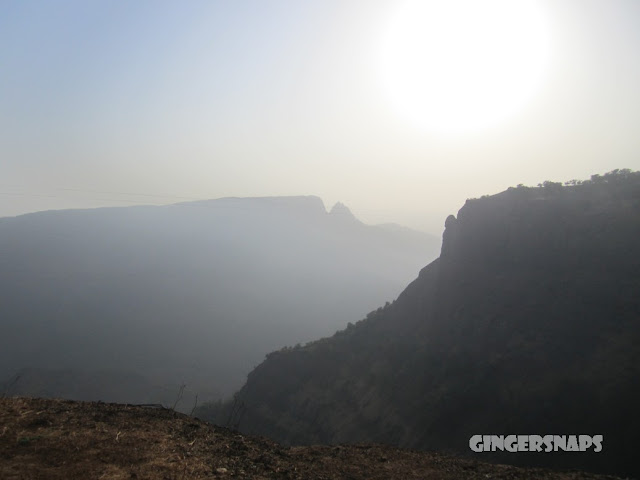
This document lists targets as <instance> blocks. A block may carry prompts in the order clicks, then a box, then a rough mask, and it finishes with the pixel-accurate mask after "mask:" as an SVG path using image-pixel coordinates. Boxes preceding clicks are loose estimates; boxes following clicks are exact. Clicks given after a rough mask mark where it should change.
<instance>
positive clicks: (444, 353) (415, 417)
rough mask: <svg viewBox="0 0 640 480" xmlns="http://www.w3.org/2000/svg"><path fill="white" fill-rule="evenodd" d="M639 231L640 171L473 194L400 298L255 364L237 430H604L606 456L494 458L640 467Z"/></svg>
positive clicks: (446, 435) (381, 435) (447, 434)
mask: <svg viewBox="0 0 640 480" xmlns="http://www.w3.org/2000/svg"><path fill="white" fill-rule="evenodd" d="M637 238H640V174H639V173H629V172H626V171H623V172H622V173H612V174H609V175H605V176H604V177H599V178H598V177H596V178H595V179H592V180H591V181H588V182H585V183H583V184H581V185H570V186H565V187H563V186H562V185H561V184H556V183H553V182H546V184H545V185H542V186H540V187H538V188H532V187H519V188H511V189H509V190H507V191H505V192H502V193H500V194H497V195H494V196H488V197H484V198H480V199H476V200H469V201H467V203H466V204H465V205H464V206H463V207H462V208H461V209H460V211H459V212H458V215H457V217H454V216H450V217H448V219H447V221H446V228H445V232H444V234H443V245H442V251H441V255H440V258H439V259H437V260H435V261H433V262H432V263H431V264H429V265H428V266H426V267H425V268H423V269H422V270H421V271H420V274H419V275H418V278H416V279H415V280H414V281H413V282H411V283H410V284H409V286H408V287H407V288H406V289H405V290H404V291H403V292H402V293H401V294H400V295H399V297H398V298H397V299H396V300H395V301H394V302H393V303H391V304H389V303H388V304H387V305H385V306H384V307H380V308H379V309H377V310H375V311H372V312H371V313H370V314H369V315H368V316H367V318H366V319H364V320H361V321H360V322H357V323H356V324H355V325H349V326H348V328H347V329H345V330H342V331H339V332H337V333H336V334H335V335H334V336H333V337H328V338H324V339H322V340H319V341H316V342H313V343H311V344H308V345H307V346H305V347H302V348H298V349H285V350H281V351H278V352H274V353H272V354H270V355H269V356H268V357H267V359H266V360H265V361H264V362H263V363H262V364H261V365H259V366H258V367H257V368H256V369H255V370H254V371H253V372H252V373H251V374H249V376H248V378H247V383H246V384H245V385H244V387H243V388H242V389H241V390H240V391H239V392H238V394H237V395H236V397H235V400H234V401H233V402H232V403H234V404H237V405H238V404H239V405H241V406H242V408H243V416H242V418H241V419H240V421H239V422H238V425H239V428H240V430H241V431H245V432H247V433H254V434H262V435H267V436H271V437H272V438H275V439H278V440H279V441H282V442H285V443H291V444H310V443H333V442H336V443H342V442H352V441H353V442H362V441H374V442H384V443H388V444H392V445H400V446H403V447H409V448H422V449H425V448H426V449H438V450H445V451H455V452H457V453H459V454H466V455H470V454H471V452H470V451H469V447H468V441H469V438H470V437H471V435H473V434H500V433H504V434H510V433H517V434H531V433H540V434H547V433H552V434H563V433H566V434H569V433H593V434H595V433H600V434H604V438H605V445H606V447H605V451H604V452H603V453H602V454H581V455H580V456H575V455H574V456H571V455H570V454H569V455H561V454H558V455H552V456H544V455H527V454H509V455H506V454H500V453H499V452H497V453H495V454H494V453H489V454H484V456H481V458H492V459H497V460H498V461H502V462H510V463H512V462H515V463H520V464H527V465H545V466H553V467H556V468H560V467H562V468H577V467H579V468H584V469H590V470H594V471H600V472H608V473H618V474H627V475H628V474H632V475H635V474H637V473H638V470H637V467H636V466H635V465H636V464H635V461H634V460H633V459H634V455H635V453H634V451H633V448H632V447H631V445H632V444H633V438H634V435H635V433H634V432H635V431H637V429H638V428H640V425H638V423H637V421H635V420H634V418H636V417H637V416H636V415H635V413H634V412H635V405H637V404H639V402H640V392H639V391H638V389H637V387H636V385H637V381H638V379H640V372H639V371H638V369H639V367H638V365H639V362H638V359H639V358H640V352H639V350H638V348H637V345H638V344H640V325H639V323H640V322H639V321H638V320H640V315H639V312H640V305H639V302H640V300H639V299H638V298H637V291H640V275H639V274H638V273H639V272H640V246H639V245H638V242H637ZM284 372H286V374H284ZM229 405H230V404H226V405H224V404H219V405H216V406H212V407H210V408H209V410H207V408H202V409H201V410H200V414H201V415H203V417H204V418H209V419H212V420H214V421H215V420H216V419H219V418H221V417H220V414H224V412H228V409H229ZM478 455H482V454H476V455H475V456H476V458H478Z"/></svg>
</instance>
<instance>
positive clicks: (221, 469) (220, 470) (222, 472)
mask: <svg viewBox="0 0 640 480" xmlns="http://www.w3.org/2000/svg"><path fill="white" fill-rule="evenodd" d="M216 473H220V474H224V473H227V469H226V468H224V467H220V468H216Z"/></svg>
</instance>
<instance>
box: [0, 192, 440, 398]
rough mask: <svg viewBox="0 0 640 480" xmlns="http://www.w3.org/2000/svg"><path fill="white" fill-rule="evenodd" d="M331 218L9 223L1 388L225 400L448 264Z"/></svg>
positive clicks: (228, 209)
mask: <svg viewBox="0 0 640 480" xmlns="http://www.w3.org/2000/svg"><path fill="white" fill-rule="evenodd" d="M334 210H335V211H332V212H330V213H328V212H327V211H326V210H325V207H324V205H323V203H322V200H320V199H319V198H317V197H273V198H244V199H243V198H226V199H219V200H211V201H202V202H191V203H184V204H177V205H169V206H164V207H126V208H105V209H94V210H63V211H50V212H40V213H35V214H30V215H23V216H19V217H14V218H2V219H0V272H1V274H0V332H1V333H0V389H1V390H0V392H3V391H5V390H6V389H9V393H11V394H27V395H46V396H63V397H68V398H73V399H80V400H104V401H126V402H136V403H140V402H165V403H169V402H170V403H169V404H172V403H173V402H174V400H175V398H176V397H177V396H178V392H179V389H180V386H181V384H183V383H185V384H186V385H187V388H186V390H185V391H184V392H183V394H184V397H185V398H184V399H183V401H182V402H181V403H180V405H179V406H180V407H182V408H185V409H190V408H191V407H192V405H193V403H194V402H195V395H196V394H198V395H199V401H200V402H202V401H203V400H207V399H209V400H211V399H215V398H218V397H220V396H225V395H230V394H231V393H232V392H233V391H234V390H235V389H237V388H238V387H239V386H240V385H241V384H242V382H243V381H244V380H245V378H246V374H247V373H248V372H249V371H250V370H251V368H252V367H254V366H255V365H256V364H258V363H259V362H260V361H261V360H262V359H263V358H264V355H265V354H266V353H267V352H269V351H271V350H273V349H277V348H281V347H282V346H284V345H293V344H296V343H298V342H305V341H309V340H311V339H313V338H317V337H318V336H322V335H327V334H329V333H331V332H334V331H335V330H336V329H339V328H343V327H344V326H345V325H346V324H347V322H348V320H349V319H351V318H353V317H354V316H355V315H357V314H358V312H361V311H363V310H364V311H367V310H369V309H371V308H374V307H375V306H376V305H377V304H378V302H379V301H380V300H379V299H380V298H394V297H395V296H397V294H398V293H400V291H401V290H402V288H403V287H404V285H405V284H406V282H407V281H408V280H410V279H411V278H412V277H413V276H414V275H415V273H416V272H417V271H418V270H419V268H420V266H421V265H422V264H423V263H424V262H425V260H428V259H431V258H434V257H435V256H436V255H437V240H436V239H435V238H432V237H430V236H429V235H426V234H421V233H418V232H414V231H410V232H404V231H389V229H388V228H379V227H374V226H368V225H365V224H363V223H361V222H360V221H358V220H357V219H356V218H355V217H354V216H353V215H352V214H351V213H350V212H349V210H348V208H347V207H345V206H338V207H336V208H335V209H334ZM3 380H5V384H4V386H2V385H1V382H2V381H3Z"/></svg>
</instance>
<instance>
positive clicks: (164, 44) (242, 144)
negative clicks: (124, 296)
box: [0, 0, 640, 233]
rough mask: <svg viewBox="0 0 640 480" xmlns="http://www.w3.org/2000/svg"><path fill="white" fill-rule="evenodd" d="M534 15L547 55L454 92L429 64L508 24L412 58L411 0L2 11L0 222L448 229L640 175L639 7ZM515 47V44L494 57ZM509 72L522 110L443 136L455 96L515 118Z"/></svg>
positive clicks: (485, 72) (6, 1)
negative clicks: (300, 211) (167, 209)
mask: <svg viewBox="0 0 640 480" xmlns="http://www.w3.org/2000/svg"><path fill="white" fill-rule="evenodd" d="M483 1H484V2H485V3H483V5H484V4H486V2H487V1H488V0H483ZM425 2H428V0H425ZM440 3H441V4H444V3H446V2H444V1H442V2H440ZM476 3H482V2H476ZM512 3H513V2H512ZM536 3H537V8H539V12H540V19H541V22H542V23H540V25H543V27H544V35H543V36H541V37H535V35H534V36H533V37H532V38H530V39H529V40H530V45H532V47H531V48H532V50H530V51H529V50H526V49H525V48H524V47H523V48H520V47H518V48H520V50H517V51H513V52H511V53H509V52H507V51H506V50H505V52H507V53H508V54H509V55H511V57H510V58H511V59H512V60H509V61H508V62H506V61H501V60H500V58H498V60H497V63H492V61H486V62H484V63H482V64H479V65H476V66H475V67H473V68H475V69H476V70H469V69H467V70H464V69H463V70H455V71H456V72H458V74H459V77H460V78H452V79H451V82H448V81H445V82H444V83H441V84H438V83H432V82H430V79H431V78H435V77H436V75H435V74H434V73H433V72H431V71H430V70H429V69H428V68H426V69H425V68H422V67H421V65H423V63H424V62H423V63H421V60H423V59H424V58H425V57H429V58H431V59H432V58H433V55H435V54H436V53H444V61H445V62H449V63H446V65H449V64H455V65H459V64H460V63H461V62H457V60H458V55H461V54H462V53H461V52H463V51H465V49H467V50H468V49H469V48H471V47H473V46H475V45H489V44H484V43H482V42H481V40H482V39H480V38H479V36H481V35H482V32H483V31H487V32H496V31H498V32H502V30H500V29H498V28H497V27H496V26H495V25H488V24H487V25H485V24H484V23H483V22H485V21H488V20H486V19H487V18H492V19H495V18H496V17H500V15H495V14H491V15H487V16H486V17H485V16H483V15H481V14H478V13H477V12H476V14H474V15H473V18H474V19H477V20H474V21H475V24H474V25H471V24H469V25H468V26H467V27H465V28H466V29H467V30H469V31H470V29H472V30H473V34H474V35H476V37H469V38H466V37H465V36H464V35H462V36H460V35H458V36H457V37H455V38H457V39H458V40H460V41H461V43H460V45H458V46H457V47H456V48H457V49H455V48H453V47H452V46H451V45H450V44H449V43H447V42H449V41H450V40H451V38H449V40H446V39H442V40H441V39H439V38H437V37H434V35H436V34H433V35H431V36H428V35H423V33H424V32H419V33H416V34H415V35H413V36H410V37H409V38H410V41H411V42H412V45H413V47H411V48H409V49H408V50H407V51H400V50H398V48H400V47H398V46H397V45H398V42H396V43H395V44H394V43H393V42H392V41H391V40H389V39H390V35H392V33H390V32H393V31H394V28H395V29H396V30H398V29H399V30H400V31H405V30H406V31H410V28H409V26H407V27H406V28H405V26H404V24H402V25H400V26H398V24H397V22H399V21H400V20H398V19H399V18H402V11H403V10H402V9H403V8H408V7H406V6H405V5H404V4H403V2H401V1H398V0H389V1H388V0H322V1H320V0H318V1H294V0H270V1H262V0H260V1H257V0H256V1H244V0H235V1H213V0H209V1H172V2H169V1H158V0H153V1H151V0H149V1H145V0H138V1H135V2H131V1H113V0H109V1H106V0H104V1H89V2H87V1H84V0H82V1H80V0H77V1H76V0H71V1H65V0H61V1H56V2H52V1H48V0H46V1H45V0H43V1H29V0H25V1H18V0H15V1H13V0H3V1H2V2H0V69H1V70H0V216H7V215H16V214H19V213H24V212H28V211H35V210H46V209H53V208H70V207H96V206H104V205H130V204H137V203H144V204H150V203H157V204H162V203H174V202H177V201H181V200H187V199H201V198H217V197H223V196H270V195H318V196H320V197H322V198H323V199H324V200H325V203H326V205H327V206H328V207H330V206H331V205H332V204H333V203H334V202H336V201H342V202H344V203H345V204H347V205H348V206H350V207H351V209H352V210H353V211H354V213H355V214H356V215H357V216H358V217H359V218H361V219H362V220H364V221H366V222H367V223H381V222H388V221H395V222H398V223H402V224H405V225H408V226H412V227H417V228H421V229H424V230H427V231H431V232H433V233H440V232H441V230H442V228H443V225H444V219H445V218H446V216H447V215H448V214H449V213H455V212H457V210H458V209H459V208H460V207H461V206H462V204H463V203H464V201H465V200H466V199H467V198H471V197H479V196H481V195H484V194H491V193H497V192H499V191H501V190H504V189H506V188H507V187H509V186H512V185H513V186H515V185H516V184H518V183H524V184H528V185H535V184H537V183H539V182H541V181H544V180H554V181H562V180H569V179H573V178H588V177H589V176H590V175H591V174H592V173H604V172H606V171H609V170H612V169H614V168H625V167H626V168H632V169H634V170H640V87H639V86H640V1H637V0H548V1H543V0H540V1H539V2H536ZM458 6H459V7H460V8H462V7H461V6H460V5H458ZM432 13H433V11H432ZM409 16H410V17H413V18H414V19H417V20H416V22H414V23H415V24H416V25H424V26H425V28H424V29H421V30H425V31H426V30H428V31H429V32H434V31H435V30H436V29H435V28H434V25H444V26H445V28H443V32H449V31H454V32H455V31H456V30H455V28H456V26H455V25H451V26H450V27H449V24H448V23H447V22H451V21H453V22H458V21H459V22H458V23H456V25H458V26H459V25H464V15H463V12H462V13H460V17H457V14H454V15H453V16H452V15H451V14H449V15H448V16H447V17H446V19H443V20H442V21H437V22H436V23H433V22H431V23H429V22H430V21H431V20H432V18H431V17H434V15H431V17H430V19H427V18H425V19H424V23H422V22H423V20H421V18H420V16H419V15H409ZM405 17H406V15H405ZM510 18H513V17H508V16H507V17H505V18H504V19H501V18H498V20H501V21H503V23H504V24H505V25H507V26H508V27H509V28H512V32H513V33H508V32H509V30H504V31H505V32H507V33H504V35H505V36H511V35H517V34H519V32H528V31H529V30H528V28H529V26H527V25H519V24H518V21H517V20H510ZM394 22H395V23H394ZM394 25H395V26H394ZM540 25H538V26H537V27H536V28H538V27H540ZM414 26H415V25H414ZM476 27H477V28H476ZM438 35H440V34H438ZM525 35H528V33H525ZM532 35H533V34H532ZM452 38H453V37H452ZM525 40H526V39H525ZM543 43H544V44H545V45H546V47H545V48H546V50H544V52H543V53H544V55H543V56H544V59H543V60H544V61H542V62H541V63H540V64H541V65H543V66H542V67H540V68H541V70H540V69H539V71H538V70H535V69H534V70H532V71H533V73H531V72H529V70H527V69H528V68H529V67H530V66H531V65H533V64H534V62H536V61H537V60H536V59H535V58H534V57H536V55H537V54H538V53H540V52H541V51H542V50H536V49H537V47H536V45H542V44H543ZM440 44H442V48H440ZM512 44H515V45H516V46H517V45H519V44H517V43H516V42H515V41H514V42H510V41H509V39H505V38H498V43H496V45H497V47H496V48H503V46H505V45H506V46H509V45H512ZM389 45H396V46H395V47H393V48H392V47H390V46H389ZM434 45H435V47H434ZM394 48H395V50H394ZM434 52H435V53H434ZM518 52H523V53H522V54H519V53H518ZM474 55H476V54H474ZM476 56H477V55H476ZM389 58H393V59H394V60H393V61H395V60H397V59H404V60H406V62H408V63H407V64H408V65H410V66H411V68H413V66H415V67H416V70H415V71H414V70H411V72H413V73H411V75H410V76H411V79H412V81H413V84H411V83H410V82H409V77H406V78H404V79H403V78H400V80H398V79H397V78H396V80H395V82H396V85H395V88H396V91H395V92H394V91H393V88H394V87H389V84H388V81H389V79H388V77H389V75H388V74H391V75H392V76H393V75H396V73H397V71H399V69H398V68H396V66H395V64H394V63H393V62H391V63H390V60H389ZM523 58H525V59H526V60H523ZM529 59H531V60H530V61H529ZM503 60H504V59H503ZM456 62H457V63H456ZM505 64H508V65H519V67H518V68H521V70H522V72H525V73H526V72H529V73H527V75H529V77H531V78H533V77H535V78H536V81H535V82H534V83H535V85H533V86H532V88H530V89H529V90H530V91H529V90H528V94H527V96H526V100H525V99H521V101H520V103H519V107H518V108H516V109H515V110H514V111H512V112H510V115H507V116H506V117H505V118H504V119H503V120H502V121H500V122H498V123H496V124H492V125H489V126H484V127H483V128H477V129H466V130H463V131H453V132H452V131H445V132H443V131H441V129H438V128H434V125H435V127H437V126H438V124H439V123H442V124H443V125H444V124H446V122H449V121H450V118H448V117H447V118H445V114H444V113H439V114H436V115H435V117H434V115H433V112H434V109H431V108H430V107H429V106H428V105H429V103H428V102H429V101H432V102H433V101H435V100H434V99H442V98H445V100H446V99H447V98H449V97H447V96H446V92H441V91H440V89H444V88H449V85H455V88H457V89H458V90H457V92H458V93H456V95H458V94H459V98H463V99H464V101H465V104H469V103H473V102H475V100H476V99H480V100H483V101H485V103H486V105H484V106H480V107H478V108H479V109H480V110H479V115H480V116H481V117H482V116H483V115H486V114H488V113H489V112H490V111H491V112H498V111H500V108H499V107H501V106H500V105H499V103H500V102H501V100H500V99H498V100H494V97H492V96H491V95H489V94H487V95H484V93H483V89H484V88H488V87H487V85H498V87H499V88H497V91H498V92H497V93H496V92H493V93H492V95H494V94H495V95H500V93H499V92H501V91H504V90H507V88H506V87H505V86H506V85H509V86H511V85H512V84H517V82H518V81H520V80H518V79H517V78H516V77H513V80H512V79H511V77H509V76H508V75H510V73H509V72H510V70H509V69H508V68H507V69H505ZM429 65H431V64H429ZM536 65H537V64H536ZM463 66H464V65H463ZM456 68H457V67H456ZM514 68H515V67H514ZM532 68H533V67H532ZM535 68H538V67H537V66H536V67H535ZM397 75H400V76H402V75H405V76H407V75H408V74H407V73H406V72H405V73H400V74H397ZM397 75H396V76H397ZM505 78H506V80H505V84H504V85H502V84H500V82H499V80H500V79H503V80H504V79H505ZM487 79H489V83H486V81H487ZM405 80H406V82H409V83H406V85H412V88H413V89H416V88H419V86H421V85H424V89H423V92H419V91H414V90H412V89H411V88H409V87H407V88H404V86H403V85H405V84H404V83H402V82H403V81H405ZM445 80H448V79H447V78H445ZM385 82H387V83H385ZM398 82H400V84H398ZM481 82H485V83H481ZM492 82H493V83H492ZM496 82H497V83H496ZM406 85H405V86H406ZM516 86H517V85H516ZM390 88H391V90H390ZM454 92H456V90H454ZM450 94H451V93H450V92H449V95H450ZM394 95H395V96H396V97H397V96H398V95H405V97H404V101H405V103H406V105H405V107H406V106H407V105H409V107H408V108H410V109H411V108H413V111H412V112H411V115H406V114H403V111H402V109H401V108H398V103H397V102H398V101H397V98H395V97H394ZM465 95H466V96H465ZM414 97H415V102H414V101H413V98H414ZM496 98H497V97H496ZM523 98H524V97H523ZM486 99H488V100H486ZM425 102H426V103H425ZM487 102H488V103H487ZM516 103H517V102H516ZM414 104H415V107H413V105H414ZM445 106H446V105H445ZM494 107H495V108H494ZM426 110H428V112H427V111H426ZM448 111H455V109H454V106H452V107H451V109H449V110H448ZM404 113H406V112H404ZM423 113H424V115H425V117H424V118H427V117H428V116H429V115H431V117H429V120H428V122H425V124H419V122H416V121H415V118H423ZM476 113H477V112H476ZM460 115H464V111H462V113H461V114H460ZM412 116H413V117H412ZM455 118H456V119H459V116H457V117H455ZM427 124H428V125H427ZM454 130H455V129H454Z"/></svg>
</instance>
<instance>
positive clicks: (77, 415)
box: [0, 398, 614, 480]
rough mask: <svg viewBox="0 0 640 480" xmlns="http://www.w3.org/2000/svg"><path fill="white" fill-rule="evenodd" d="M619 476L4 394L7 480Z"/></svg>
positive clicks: (2, 442)
mask: <svg viewBox="0 0 640 480" xmlns="http://www.w3.org/2000/svg"><path fill="white" fill-rule="evenodd" d="M222 478H247V479H267V478H282V479H310V480H313V479H317V480H320V479H352V480H360V479H363V480H364V479H367V480H373V479H443V480H448V479H482V480H487V479H513V480H515V479H525V478H527V479H558V480H560V479H562V480H568V479H585V480H586V479H613V478H614V477H610V476H602V475H600V476H599V475H592V474H586V473H580V472H564V473H563V472H551V471H548V470H542V469H523V468H516V467H512V466H506V465H492V464H486V463H479V462H475V461H470V460H464V459H459V458H455V457H449V456H445V455H440V454H436V453H431V452H414V451H407V450H398V449H395V448H392V447H388V446H381V445H348V446H313V447H292V448H289V447H283V446H280V445H278V444H276V443H274V442H272V441H270V440H267V439H264V438H257V437H249V436H245V435H240V434H238V433H237V432H233V431H231V430H227V429H225V428H222V427H217V426H213V425H210V424H207V423H205V422H202V421H200V420H197V419H194V418H191V417H188V416H186V415H182V414H179V413H175V412H173V411H171V410H166V409H161V408H149V407H140V406H131V405H119V404H105V403H91V402H72V401H65V400H49V399H31V398H0V479H3V480H10V479H25V480H26V479H29V480H39V479H42V480H56V479H65V480H70V479H113V480H115V479H167V480H182V479H185V480H187V479H222Z"/></svg>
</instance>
